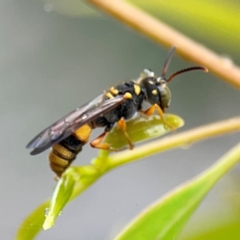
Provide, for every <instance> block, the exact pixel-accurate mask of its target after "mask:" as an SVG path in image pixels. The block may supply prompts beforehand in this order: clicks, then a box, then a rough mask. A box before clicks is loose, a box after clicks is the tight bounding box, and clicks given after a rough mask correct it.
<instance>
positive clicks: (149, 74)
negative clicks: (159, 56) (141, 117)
mask: <svg viewBox="0 0 240 240" xmlns="http://www.w3.org/2000/svg"><path fill="white" fill-rule="evenodd" d="M175 49H176V48H175V47H173V48H172V49H171V50H170V52H169V54H168V57H167V59H166V61H165V64H164V67H163V70H162V74H161V76H160V77H156V76H155V74H154V72H153V71H152V70H150V69H144V70H143V72H142V73H141V75H140V78H139V79H138V83H139V85H140V86H141V88H142V90H143V92H144V94H145V99H146V101H147V102H149V103H150V104H151V105H153V104H158V105H159V106H160V107H161V109H162V110H163V112H164V111H165V110H166V108H168V107H169V105H170V101H171V92H170V90H169V88H168V87H167V84H168V83H169V82H170V81H171V80H172V79H173V78H174V77H175V76H177V75H179V74H181V73H184V72H188V71H192V70H203V71H205V72H207V71H208V70H207V68H205V67H201V66H194V67H190V68H185V69H182V70H180V71H177V72H175V73H173V74H172V75H171V76H170V77H168V78H166V77H165V75H166V72H167V69H168V66H169V63H170V60H171V58H172V56H173V53H174V51H175Z"/></svg>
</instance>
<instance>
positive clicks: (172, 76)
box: [166, 66, 208, 82]
mask: <svg viewBox="0 0 240 240" xmlns="http://www.w3.org/2000/svg"><path fill="white" fill-rule="evenodd" d="M192 70H202V71H204V72H208V69H207V68H206V67H202V66H194V67H189V68H184V69H182V70H180V71H177V72H175V73H173V74H172V75H171V76H170V77H169V78H168V79H167V80H166V82H170V81H171V80H172V79H173V78H174V77H176V76H177V75H179V74H181V73H184V72H190V71H192Z"/></svg>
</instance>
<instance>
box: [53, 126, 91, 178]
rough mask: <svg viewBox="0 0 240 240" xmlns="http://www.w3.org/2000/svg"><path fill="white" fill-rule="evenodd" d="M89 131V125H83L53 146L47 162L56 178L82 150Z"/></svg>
mask: <svg viewBox="0 0 240 240" xmlns="http://www.w3.org/2000/svg"><path fill="white" fill-rule="evenodd" d="M91 130H92V128H91V126H90V125H88V124H86V125H83V126H82V127H80V128H79V129H78V130H77V131H76V132H74V133H73V134H72V135H70V136H69V137H67V138H65V139H64V140H62V141H60V142H59V143H58V144H55V145H53V147H52V151H51V152H50V154H49V161H50V167H51V169H52V170H53V171H54V172H55V173H56V174H57V176H58V177H60V176H61V175H62V173H63V172H64V171H65V170H66V169H67V168H68V167H69V166H70V165H71V163H72V161H73V160H74V159H75V158H76V156H77V154H78V153H79V152H80V151H81V150H82V146H83V145H84V144H85V143H86V142H87V141H88V138H89V135H90V133H91Z"/></svg>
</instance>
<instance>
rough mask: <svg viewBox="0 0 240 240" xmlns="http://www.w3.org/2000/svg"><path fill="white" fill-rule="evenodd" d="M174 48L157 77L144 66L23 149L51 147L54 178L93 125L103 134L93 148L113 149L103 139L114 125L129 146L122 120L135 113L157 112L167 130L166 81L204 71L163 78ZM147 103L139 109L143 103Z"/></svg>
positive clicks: (167, 103) (80, 144) (92, 142)
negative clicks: (134, 78)
mask: <svg viewBox="0 0 240 240" xmlns="http://www.w3.org/2000/svg"><path fill="white" fill-rule="evenodd" d="M174 51H175V47H173V48H172V49H171V50H170V52H169V54H168V56H167V58H166V61H165V64H164V66H163V70H162V74H161V76H160V77H157V76H155V74H154V72H153V71H152V70H150V69H144V71H143V73H142V74H141V75H140V77H139V78H138V79H137V80H131V81H125V82H123V83H121V84H118V85H116V86H114V87H111V88H110V89H108V90H107V91H106V92H104V93H103V94H101V95H99V96H98V97H96V98H95V99H93V100H92V101H90V102H88V103H86V104H85V105H83V106H81V107H79V108H77V109H76V110H74V111H72V112H70V113H69V114H67V115H66V116H64V117H63V118H61V119H60V120H58V121H56V122H55V123H53V124H52V125H50V126H49V127H47V128H46V129H44V130H43V131H42V132H40V133H39V134H38V135H37V136H36V137H35V138H33V139H32V140H31V141H30V142H29V143H28V144H27V148H30V149H33V150H32V152H31V153H30V154H31V155H36V154H39V153H41V152H43V151H45V150H46V149H48V148H50V147H52V151H51V152H50V154H49V161H50V167H51V169H52V170H53V171H54V172H55V173H56V175H57V176H58V177H61V175H62V173H63V172H64V171H65V170H66V169H67V168H68V167H69V166H70V164H71V163H72V161H73V160H74V159H75V158H76V156H77V154H78V153H79V152H80V151H81V150H82V147H83V145H84V144H86V143H87V142H88V140H89V137H90V134H91V132H92V130H93V129H94V128H97V127H104V131H103V133H102V134H101V135H100V136H98V137H97V138H96V139H94V140H93V141H91V142H90V145H91V146H92V147H93V148H99V149H105V150H112V151H116V150H117V149H113V148H112V147H111V145H110V144H109V143H105V142H103V139H104V137H105V136H106V134H107V133H108V132H109V131H110V130H111V129H112V128H113V126H114V125H115V124H117V126H118V127H119V128H120V129H121V130H122V131H123V133H124V135H125V137H126V139H127V141H128V144H129V148H130V149H133V147H134V146H133V143H132V142H131V139H130V138H129V135H128V133H127V129H126V120H128V119H130V118H133V117H134V115H135V114H136V113H138V112H140V113H142V114H144V115H147V116H150V115H152V114H154V112H157V113H158V114H159V115H160V117H161V118H162V120H163V121H164V123H165V124H166V125H167V126H168V127H169V128H171V129H173V127H172V126H171V125H169V124H168V123H167V122H166V121H165V120H164V112H165V111H166V109H167V108H168V107H169V105H170V100H171V93H170V90H169V88H168V87H167V84H168V83H169V82H170V81H171V80H172V79H173V78H174V77H176V76H177V75H179V74H181V73H184V72H189V71H192V70H203V71H207V68H205V67H202V66H193V67H189V68H185V69H182V70H180V71H177V72H175V73H173V74H172V75H171V76H170V77H168V78H166V76H165V75H166V72H167V69H168V66H169V63H170V60H171V58H172V56H173V53H174ZM144 101H146V102H148V103H149V104H150V105H151V106H150V107H149V108H148V109H146V110H143V109H142V105H143V102H144Z"/></svg>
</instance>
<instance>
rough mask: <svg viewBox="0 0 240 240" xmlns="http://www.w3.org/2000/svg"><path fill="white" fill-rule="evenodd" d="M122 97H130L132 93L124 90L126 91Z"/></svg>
mask: <svg viewBox="0 0 240 240" xmlns="http://www.w3.org/2000/svg"><path fill="white" fill-rule="evenodd" d="M124 98H125V99H132V94H131V93H129V92H126V93H125V94H124Z"/></svg>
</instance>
